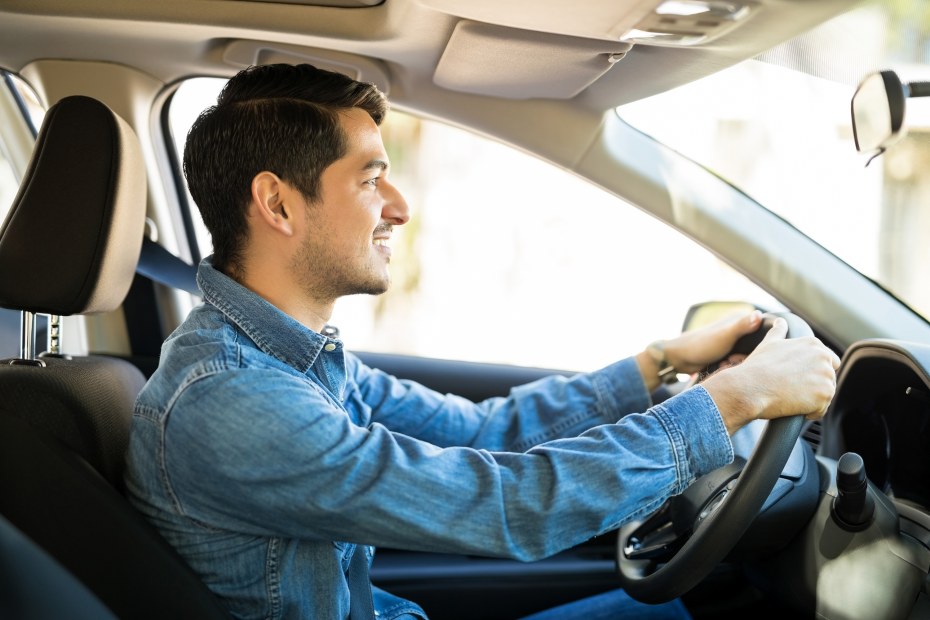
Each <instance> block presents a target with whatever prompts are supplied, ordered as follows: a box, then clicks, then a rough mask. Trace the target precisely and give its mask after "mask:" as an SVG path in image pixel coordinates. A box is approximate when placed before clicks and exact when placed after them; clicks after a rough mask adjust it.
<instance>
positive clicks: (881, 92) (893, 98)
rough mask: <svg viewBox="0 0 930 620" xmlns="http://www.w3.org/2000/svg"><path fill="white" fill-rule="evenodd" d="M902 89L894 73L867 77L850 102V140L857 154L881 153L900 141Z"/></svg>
mask: <svg viewBox="0 0 930 620" xmlns="http://www.w3.org/2000/svg"><path fill="white" fill-rule="evenodd" d="M904 98H905V94H904V85H903V84H902V83H901V80H900V79H898V76H897V74H896V73H895V72H894V71H881V72H879V73H873V74H871V75H869V76H867V77H866V78H865V79H864V80H862V82H861V83H860V84H859V88H857V89H856V92H855V94H853V98H852V125H853V138H854V139H855V140H856V150H858V151H859V152H860V153H871V152H873V151H883V150H885V149H886V148H888V147H889V146H890V145H891V144H892V143H894V142H895V141H896V140H898V139H899V138H900V137H901V126H902V125H903V124H904Z"/></svg>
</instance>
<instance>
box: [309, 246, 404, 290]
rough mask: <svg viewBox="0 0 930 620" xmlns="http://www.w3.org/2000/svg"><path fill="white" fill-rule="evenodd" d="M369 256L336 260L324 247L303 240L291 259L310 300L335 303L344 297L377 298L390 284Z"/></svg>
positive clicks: (387, 276)
mask: <svg viewBox="0 0 930 620" xmlns="http://www.w3.org/2000/svg"><path fill="white" fill-rule="evenodd" d="M371 259H372V256H371V255H370V254H369V255H368V256H359V257H357V258H356V260H340V259H339V258H338V257H336V256H334V255H333V254H332V253H331V252H329V251H327V249H326V248H324V247H321V246H320V245H318V244H316V243H314V242H313V240H311V239H307V240H305V241H304V243H303V245H302V246H301V248H300V250H299V251H298V253H297V255H296V256H295V257H294V259H293V260H292V264H291V268H292V269H293V270H294V271H293V272H294V273H295V274H297V278H298V282H299V283H300V286H301V287H302V288H303V290H304V292H305V293H307V294H308V295H310V296H311V297H312V298H314V299H321V300H322V299H325V300H332V301H335V300H336V299H339V298H340V297H345V296H347V295H381V294H382V293H385V292H387V290H388V288H389V287H390V284H391V278H390V274H387V275H384V276H382V275H381V274H379V273H378V272H377V269H376V268H375V267H374V266H373V265H372V260H371Z"/></svg>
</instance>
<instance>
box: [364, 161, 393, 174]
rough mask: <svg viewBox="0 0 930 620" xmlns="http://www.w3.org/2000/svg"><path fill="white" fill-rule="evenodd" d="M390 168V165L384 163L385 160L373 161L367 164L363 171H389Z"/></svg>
mask: <svg viewBox="0 0 930 620" xmlns="http://www.w3.org/2000/svg"><path fill="white" fill-rule="evenodd" d="M389 167H390V164H389V163H387V162H386V161H384V160H383V159H372V160H371V161H369V162H368V163H367V164H365V165H364V166H362V171H363V172H367V171H368V170H375V169H380V170H382V171H383V170H387V169H388V168H389Z"/></svg>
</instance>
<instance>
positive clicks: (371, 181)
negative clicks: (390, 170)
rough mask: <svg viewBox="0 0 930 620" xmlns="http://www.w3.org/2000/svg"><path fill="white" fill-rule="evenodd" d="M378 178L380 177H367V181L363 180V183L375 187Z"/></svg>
mask: <svg viewBox="0 0 930 620" xmlns="http://www.w3.org/2000/svg"><path fill="white" fill-rule="evenodd" d="M380 180H381V177H375V178H373V179H368V180H367V181H365V184H366V185H371V186H372V187H377V186H378V181H380Z"/></svg>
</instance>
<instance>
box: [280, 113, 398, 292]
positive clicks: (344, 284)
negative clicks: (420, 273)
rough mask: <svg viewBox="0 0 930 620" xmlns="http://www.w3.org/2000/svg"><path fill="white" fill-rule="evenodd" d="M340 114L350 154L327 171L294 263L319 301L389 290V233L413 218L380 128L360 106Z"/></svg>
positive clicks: (310, 207)
mask: <svg viewBox="0 0 930 620" xmlns="http://www.w3.org/2000/svg"><path fill="white" fill-rule="evenodd" d="M339 116H340V123H341V124H342V128H343V131H345V134H346V138H347V144H348V148H347V152H346V155H345V156H344V157H342V158H341V159H338V160H336V161H335V162H333V163H332V164H331V165H330V166H329V167H328V168H326V169H325V170H324V171H323V174H322V176H321V179H320V181H321V182H320V195H319V199H318V200H317V201H316V202H313V203H309V204H306V205H305V207H306V208H305V213H306V217H307V227H306V234H305V236H304V238H303V241H302V243H301V246H300V250H299V251H298V252H297V254H296V255H295V257H294V260H293V265H292V267H293V268H294V270H295V275H296V276H297V278H298V280H299V281H300V284H301V286H302V287H303V289H304V291H305V293H307V294H308V295H310V296H311V297H313V298H315V299H318V300H332V301H335V299H337V298H339V297H341V296H344V295H354V294H357V293H368V294H375V295H376V294H380V293H383V292H385V291H386V290H387V289H388V285H389V284H390V274H389V272H388V263H389V262H390V260H391V248H390V245H389V242H390V238H391V230H392V228H393V227H394V226H400V225H402V224H404V223H406V222H407V220H408V219H409V218H410V214H409V211H408V208H407V203H406V202H405V201H404V198H403V196H401V194H400V192H399V191H397V189H396V188H395V187H394V186H393V185H391V184H390V183H389V182H388V179H387V176H388V174H387V173H388V159H387V153H386V152H385V150H384V143H383V142H382V141H381V131H380V130H379V129H378V126H377V125H376V124H375V122H374V121H373V120H372V119H371V117H370V116H369V115H368V113H367V112H365V111H364V110H361V109H358V108H354V109H352V110H350V111H348V112H343V113H340V115H339Z"/></svg>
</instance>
